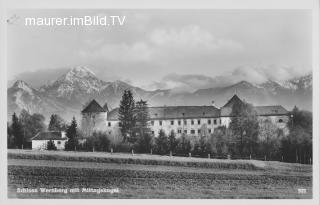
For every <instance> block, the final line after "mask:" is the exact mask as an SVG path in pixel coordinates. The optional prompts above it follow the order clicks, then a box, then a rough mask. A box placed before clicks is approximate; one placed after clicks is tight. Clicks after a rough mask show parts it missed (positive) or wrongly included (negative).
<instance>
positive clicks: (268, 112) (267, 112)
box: [220, 105, 288, 117]
mask: <svg viewBox="0 0 320 205" xmlns="http://www.w3.org/2000/svg"><path fill="white" fill-rule="evenodd" d="M254 109H255V111H256V112H257V115H258V116H276V115H287V114H288V111H287V110H286V109H285V108H284V107H282V106H281V105H271V106H255V107H254ZM231 112H232V107H222V108H221V112H220V113H221V116H222V117H230V116H231Z"/></svg>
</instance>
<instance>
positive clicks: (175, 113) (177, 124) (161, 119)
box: [82, 95, 289, 136]
mask: <svg viewBox="0 0 320 205" xmlns="http://www.w3.org/2000/svg"><path fill="white" fill-rule="evenodd" d="M237 102H240V103H241V102H243V101H241V100H240V98H239V97H238V96H237V95H234V96H233V97H232V98H231V99H230V100H229V101H228V102H227V103H226V104H225V105H224V106H223V107H221V108H220V109H219V108H217V107H216V106H214V105H211V106H162V107H149V108H148V110H149V117H150V121H149V127H150V129H151V132H152V134H154V136H157V135H158V133H159V131H160V130H161V129H162V130H164V132H165V133H166V134H169V133H170V132H171V131H172V130H173V131H174V132H175V133H176V134H177V136H180V135H181V134H183V133H184V134H186V135H192V136H202V135H207V134H211V133H213V131H214V129H215V128H217V127H219V126H226V127H228V126H229V124H230V122H231V119H232V117H233V116H232V115H231V113H232V106H233V105H234V103H237ZM254 109H255V111H256V112H257V115H258V120H259V122H260V123H263V122H264V121H265V120H269V121H271V122H272V123H274V124H275V125H276V126H277V127H278V128H280V129H283V130H284V132H285V133H286V132H287V131H286V129H287V126H286V125H287V122H288V121H289V116H288V111H287V110H286V109H285V108H283V107H282V106H281V105H274V106H255V107H254ZM89 111H90V112H89ZM118 111H119V108H115V109H113V110H110V111H106V110H105V109H104V108H102V107H101V106H100V105H99V104H98V103H97V102H96V101H95V100H93V101H92V102H91V103H90V104H89V105H88V106H87V107H86V108H85V109H84V110H83V111H82V115H83V120H82V122H83V125H85V126H84V128H83V129H84V130H85V131H86V132H85V133H87V134H90V133H92V131H93V130H100V131H105V132H107V134H109V135H119V133H120V127H119V119H118ZM98 119H99V120H100V122H99V123H98V121H97V120H98ZM87 136H89V135H87Z"/></svg>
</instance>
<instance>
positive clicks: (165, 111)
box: [108, 106, 220, 120]
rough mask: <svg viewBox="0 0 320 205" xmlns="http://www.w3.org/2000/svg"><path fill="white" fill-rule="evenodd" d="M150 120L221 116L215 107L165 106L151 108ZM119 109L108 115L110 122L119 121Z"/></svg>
mask: <svg viewBox="0 0 320 205" xmlns="http://www.w3.org/2000/svg"><path fill="white" fill-rule="evenodd" d="M148 110H149V116H150V120H154V119H187V118H188V119H190V118H210V117H212V118H214V117H219V116H220V110H219V109H217V108H216V107H214V106H164V107H149V108H148ZM118 111H119V109H118V108H116V109H113V110H111V111H110V112H109V113H108V120H118Z"/></svg>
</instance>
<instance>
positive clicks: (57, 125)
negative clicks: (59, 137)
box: [48, 114, 66, 131]
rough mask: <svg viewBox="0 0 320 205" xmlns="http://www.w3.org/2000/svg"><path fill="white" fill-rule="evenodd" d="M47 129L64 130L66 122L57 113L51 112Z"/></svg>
mask: <svg viewBox="0 0 320 205" xmlns="http://www.w3.org/2000/svg"><path fill="white" fill-rule="evenodd" d="M48 130H49V131H65V130H66V124H65V122H64V120H63V119H62V118H61V117H60V116H59V115H57V114H52V115H51V116H50V122H49V126H48Z"/></svg>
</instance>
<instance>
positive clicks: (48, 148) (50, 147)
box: [47, 140, 57, 150]
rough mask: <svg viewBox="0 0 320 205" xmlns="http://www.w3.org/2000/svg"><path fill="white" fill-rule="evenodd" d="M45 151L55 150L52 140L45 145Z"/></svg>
mask: <svg viewBox="0 0 320 205" xmlns="http://www.w3.org/2000/svg"><path fill="white" fill-rule="evenodd" d="M47 150H57V147H56V145H55V144H54V142H53V141H52V140H49V141H48V143H47Z"/></svg>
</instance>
